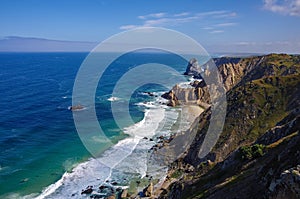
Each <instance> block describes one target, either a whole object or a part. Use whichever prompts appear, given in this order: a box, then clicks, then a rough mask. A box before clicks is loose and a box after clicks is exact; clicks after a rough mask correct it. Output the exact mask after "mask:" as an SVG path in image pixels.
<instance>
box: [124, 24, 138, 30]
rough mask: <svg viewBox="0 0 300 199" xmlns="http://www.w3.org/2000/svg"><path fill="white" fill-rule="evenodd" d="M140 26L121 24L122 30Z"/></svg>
mask: <svg viewBox="0 0 300 199" xmlns="http://www.w3.org/2000/svg"><path fill="white" fill-rule="evenodd" d="M137 27H138V26H136V25H125V26H121V27H120V29H121V30H130V29H134V28H137Z"/></svg>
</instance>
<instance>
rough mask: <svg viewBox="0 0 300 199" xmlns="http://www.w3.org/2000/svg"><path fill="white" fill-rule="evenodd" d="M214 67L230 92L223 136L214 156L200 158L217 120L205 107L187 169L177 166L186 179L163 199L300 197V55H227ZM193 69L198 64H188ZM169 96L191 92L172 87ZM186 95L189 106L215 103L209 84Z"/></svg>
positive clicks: (197, 85) (186, 160)
mask: <svg viewBox="0 0 300 199" xmlns="http://www.w3.org/2000/svg"><path fill="white" fill-rule="evenodd" d="M214 62H215V63H216V65H217V67H218V70H219V72H220V74H221V76H222V79H221V81H222V82H223V83H224V87H225V89H226V91H227V103H228V107H227V114H226V120H225V125H224V129H223V132H222V134H221V136H220V137H219V140H218V142H217V143H216V145H215V146H214V148H213V149H212V151H211V152H210V153H209V154H208V155H207V156H206V157H204V158H202V159H199V158H198V156H197V154H198V152H199V149H200V147H201V143H202V142H203V139H204V137H205V135H206V131H207V128H208V125H209V119H210V115H211V110H210V108H208V107H207V109H206V111H204V112H203V113H202V115H201V116H200V119H199V121H200V122H199V125H198V132H197V135H196V137H195V140H194V142H193V143H192V145H191V146H190V148H189V150H188V151H187V152H186V153H185V156H184V157H183V158H182V160H181V165H183V166H181V167H180V168H175V169H174V168H173V170H174V172H177V173H180V174H181V175H180V176H179V177H176V178H173V179H172V177H171V176H170V178H171V179H172V180H173V181H175V182H174V183H172V184H171V186H170V187H169V189H168V190H167V191H165V192H164V194H163V195H161V198H300V192H299V167H298V165H300V148H299V146H300V136H299V130H300V126H299V125H300V122H299V120H300V119H299V117H300V56H296V55H286V54H270V55H266V56H255V57H249V58H227V57H225V58H218V59H214ZM193 65H195V61H191V62H190V63H189V66H191V67H194V66H193ZM194 68H196V67H194ZM188 71H191V70H187V74H190V75H193V74H194V73H188ZM200 74H201V73H200ZM198 78H199V77H198ZM197 89H199V90H197ZM170 92H172V93H173V95H174V96H175V97H176V96H180V95H181V94H182V93H184V92H186V91H184V90H181V89H179V88H177V87H174V88H173V89H172V91H170ZM191 93H193V94H191ZM185 96H188V97H187V98H181V97H180V98H181V99H186V101H184V100H183V101H184V102H187V101H190V100H196V101H197V102H198V104H199V103H201V102H203V103H206V104H209V103H210V101H209V100H210V99H209V94H208V93H207V86H206V84H205V83H204V82H202V83H200V82H196V83H195V84H194V83H193V88H192V89H191V90H189V91H188V94H185ZM189 96H190V97H189ZM177 102H178V103H180V101H178V99H177ZM189 167H193V168H194V170H192V171H191V170H190V169H186V168H189Z"/></svg>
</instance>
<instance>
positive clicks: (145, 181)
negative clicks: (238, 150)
mask: <svg viewBox="0 0 300 199" xmlns="http://www.w3.org/2000/svg"><path fill="white" fill-rule="evenodd" d="M178 108H179V107H177V108H170V110H176V109H177V110H178ZM180 109H181V111H180V114H179V115H180V116H178V117H177V120H176V121H174V123H173V124H172V127H171V129H170V133H169V134H168V135H161V136H159V135H157V134H154V135H153V137H152V138H151V136H150V137H149V138H147V139H149V140H152V141H153V140H155V141H154V142H152V145H151V146H152V148H151V149H152V151H151V154H153V155H154V156H155V152H154V150H153V149H154V148H155V146H158V145H161V146H159V147H161V148H160V149H164V148H166V147H167V144H168V143H170V142H171V140H173V139H174V138H175V137H178V136H179V135H181V136H182V135H184V134H189V133H190V132H191V131H192V130H193V128H194V126H195V123H198V122H195V121H197V118H198V117H199V115H200V114H201V113H202V112H203V111H204V109H203V108H201V107H200V106H198V105H182V106H180ZM148 110H149V109H148ZM152 110H153V111H156V112H157V110H155V109H152ZM145 117H146V115H145ZM159 123H160V122H159ZM174 129H180V130H179V132H175V133H174ZM156 136H159V137H156ZM130 137H132V136H130ZM155 137H156V139H155ZM125 139H126V138H125ZM125 139H122V140H120V141H119V142H118V143H120V142H122V141H124V140H125ZM140 140H141V141H145V137H144V138H141V139H140ZM116 145H118V144H116ZM116 145H114V146H116ZM125 159H126V158H125ZM91 161H93V158H92V159H89V160H88V161H86V162H82V163H79V164H78V165H77V167H75V168H73V170H72V172H71V173H69V172H67V173H65V174H63V176H62V177H61V179H60V180H58V181H57V182H55V183H53V184H51V185H49V186H48V187H45V189H43V190H42V192H41V193H40V194H38V195H37V197H36V198H47V197H51V195H53V194H55V192H57V190H59V189H60V188H61V185H63V184H64V180H65V178H70V176H72V173H73V172H75V173H76V172H77V170H78V167H81V166H82V165H88V164H89V162H91ZM95 161H97V160H96V159H95ZM165 166H167V167H168V164H166V165H165ZM158 168H159V167H158ZM92 171H93V170H92ZM96 173H97V172H96ZM163 173H164V177H163V178H162V177H161V178H160V180H158V179H155V178H152V173H151V172H149V173H148V171H147V170H146V175H144V176H141V177H138V178H132V179H129V181H127V182H128V184H127V186H123V185H124V182H123V183H122V182H121V181H120V182H118V181H117V180H116V179H113V178H112V179H109V181H107V180H108V179H107V178H105V181H104V183H100V184H98V186H100V187H102V188H103V187H104V188H106V187H108V188H110V189H111V188H113V189H114V191H112V192H113V193H114V194H116V193H118V194H122V193H123V192H126V193H127V195H129V194H130V195H131V196H133V195H135V196H137V195H138V194H139V193H141V192H144V190H145V189H146V188H147V187H149V186H150V185H151V184H152V185H151V186H152V187H153V188H152V189H153V191H151V192H152V193H153V194H155V195H159V193H160V192H159V190H160V189H161V188H164V187H166V185H169V184H170V183H169V184H166V182H167V180H168V179H167V176H168V175H169V174H170V173H169V168H168V169H166V170H164V172H163ZM160 174H162V172H160ZM154 175H155V174H154ZM154 175H153V177H154ZM74 177H76V176H73V178H74ZM71 178H72V177H71ZM94 178H96V176H95V177H94ZM137 182H140V183H137ZM135 184H136V185H135ZM153 184H154V185H153ZM89 186H91V183H89V182H86V185H85V186H84V187H81V188H83V189H84V188H85V187H86V189H84V190H88V187H89ZM96 187H97V186H96ZM96 187H95V186H94V188H93V189H91V190H92V192H91V193H88V192H89V191H87V192H85V193H88V194H84V195H82V194H80V193H79V194H78V193H77V194H76V195H74V198H76V196H77V197H78V198H88V197H91V196H93V197H94V198H97V196H99V195H98V194H100V193H101V191H102V190H101V189H100V187H99V189H98V191H99V190H100V193H99V192H97V193H96ZM144 187H146V188H144ZM53 188H54V190H52V189H53ZM130 189H131V190H130ZM80 190H81V189H80ZM80 190H78V188H76V189H74V192H79V191H80ZM84 190H82V192H83V191H84ZM62 193H63V192H62ZM72 196H73V194H72Z"/></svg>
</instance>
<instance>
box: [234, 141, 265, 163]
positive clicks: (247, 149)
mask: <svg viewBox="0 0 300 199" xmlns="http://www.w3.org/2000/svg"><path fill="white" fill-rule="evenodd" d="M265 149H266V146H265V145H262V144H254V145H252V146H242V147H241V148H240V149H239V152H240V157H241V158H242V160H252V159H254V158H258V157H261V156H263V155H264V154H265Z"/></svg>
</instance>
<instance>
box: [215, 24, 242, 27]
mask: <svg viewBox="0 0 300 199" xmlns="http://www.w3.org/2000/svg"><path fill="white" fill-rule="evenodd" d="M236 25H237V23H219V24H217V25H215V26H216V27H228V26H236Z"/></svg>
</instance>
